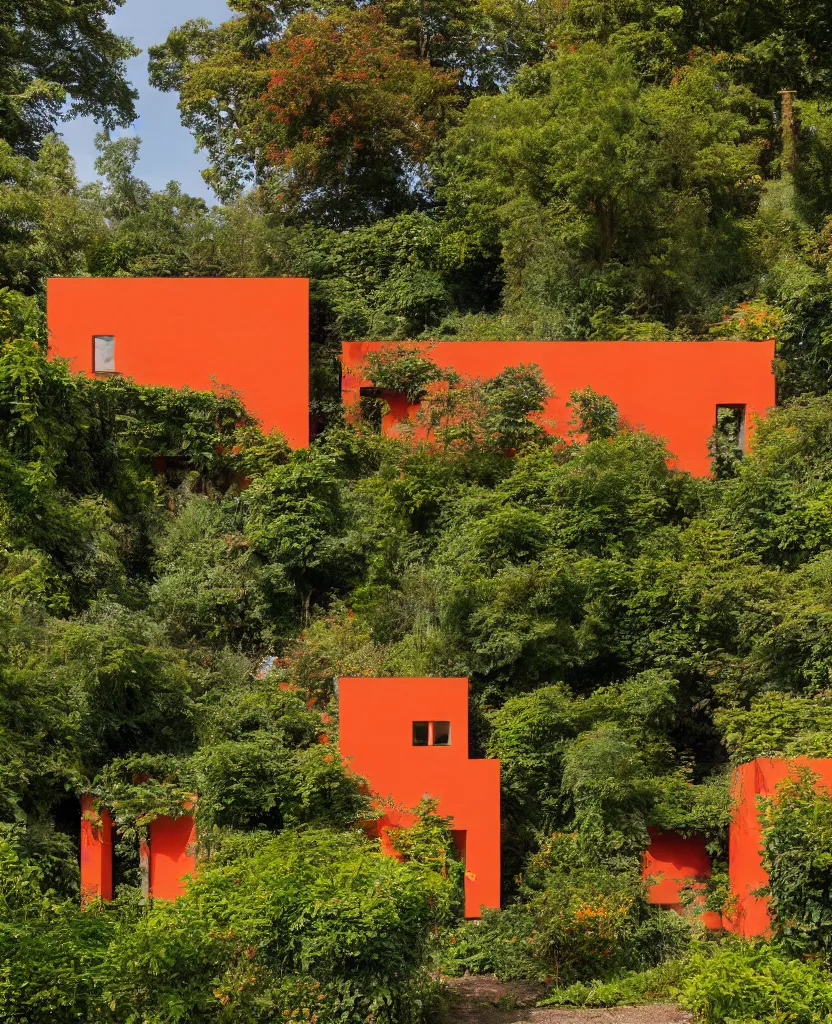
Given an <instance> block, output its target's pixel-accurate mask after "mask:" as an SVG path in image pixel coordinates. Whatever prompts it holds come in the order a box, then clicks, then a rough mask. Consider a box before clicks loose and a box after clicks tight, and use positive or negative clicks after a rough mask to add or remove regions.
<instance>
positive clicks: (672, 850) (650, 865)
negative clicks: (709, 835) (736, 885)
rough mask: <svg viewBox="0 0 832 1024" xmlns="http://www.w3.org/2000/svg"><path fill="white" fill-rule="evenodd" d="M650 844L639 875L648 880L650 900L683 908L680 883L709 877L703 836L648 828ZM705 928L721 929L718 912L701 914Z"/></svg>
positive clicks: (687, 883) (702, 881)
mask: <svg viewBox="0 0 832 1024" xmlns="http://www.w3.org/2000/svg"><path fill="white" fill-rule="evenodd" d="M649 833H650V845H649V846H648V848H647V851H646V853H645V854H644V861H643V864H642V876H643V877H644V879H645V881H647V882H650V883H651V884H650V890H649V894H648V897H647V898H648V900H649V901H650V903H655V904H658V905H659V906H663V907H670V908H672V909H673V910H678V911H680V912H681V911H682V909H683V904H682V898H681V889H682V886H683V885H690V884H696V883H704V881H705V880H706V879H708V878H710V877H711V858H710V857H709V856H708V851H707V850H706V849H705V840H704V838H703V837H702V836H681V835H679V833H678V832H671V831H668V832H664V831H662V830H661V829H657V828H651V829H649ZM702 920H703V923H704V924H705V926H706V927H707V928H721V927H722V917H721V915H720V914H715V913H710V912H706V913H704V914H703V915H702Z"/></svg>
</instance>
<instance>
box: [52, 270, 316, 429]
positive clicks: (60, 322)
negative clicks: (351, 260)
mask: <svg viewBox="0 0 832 1024" xmlns="http://www.w3.org/2000/svg"><path fill="white" fill-rule="evenodd" d="M46 295H47V320H48V326H49V352H50V355H51V356H59V357H61V358H63V359H69V360H71V363H70V366H71V368H72V369H73V370H77V371H80V372H82V373H85V374H86V375H87V376H98V375H106V374H113V373H117V374H122V375H124V376H125V377H131V378H132V379H133V380H135V381H136V383H137V384H157V385H158V384H161V385H166V386H168V387H173V388H182V387H189V388H191V389H193V390H196V391H210V390H212V389H213V388H214V386H215V384H216V385H220V386H227V387H230V388H232V389H233V390H234V391H236V392H237V393H238V394H239V395H240V398H241V399H242V401H243V402H244V403H245V406H246V408H247V409H248V411H249V412H250V413H252V414H253V415H254V416H256V417H257V418H258V419H259V420H260V421H261V423H262V425H263V428H264V429H265V430H267V431H268V430H271V429H272V428H274V427H276V428H277V429H278V430H280V431H281V432H282V433H283V434H284V435H285V437H286V440H287V441H288V443H289V444H290V445H291V446H292V447H293V448H305V447H306V446H307V445H308V444H309V282H308V281H307V280H306V279H304V278H92V277H73V278H68V277H67V278H52V279H50V280H49V281H48V282H47V291H46Z"/></svg>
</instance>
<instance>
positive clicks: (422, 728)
mask: <svg viewBox="0 0 832 1024" xmlns="http://www.w3.org/2000/svg"><path fill="white" fill-rule="evenodd" d="M429 733H430V722H414V723H413V746H414V747H426V746H428V736H429Z"/></svg>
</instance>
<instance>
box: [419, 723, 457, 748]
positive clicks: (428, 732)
mask: <svg viewBox="0 0 832 1024" xmlns="http://www.w3.org/2000/svg"><path fill="white" fill-rule="evenodd" d="M450 745H451V723H450V722H414V723H413V746H414V747H449V746H450Z"/></svg>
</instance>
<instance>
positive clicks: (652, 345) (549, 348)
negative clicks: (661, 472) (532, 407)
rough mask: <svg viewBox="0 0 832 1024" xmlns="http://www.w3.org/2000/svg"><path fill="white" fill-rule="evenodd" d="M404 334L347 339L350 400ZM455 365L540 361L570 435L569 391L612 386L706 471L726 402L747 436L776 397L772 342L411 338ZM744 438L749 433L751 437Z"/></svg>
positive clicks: (403, 415)
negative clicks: (371, 362)
mask: <svg viewBox="0 0 832 1024" xmlns="http://www.w3.org/2000/svg"><path fill="white" fill-rule="evenodd" d="M399 344H401V343H398V342H383V341H350V342H345V343H344V344H343V346H342V354H341V363H342V370H343V375H342V378H341V394H342V398H343V401H344V404H345V405H346V406H347V407H348V408H349V407H350V406H355V405H357V404H358V402H359V401H360V399H361V392H362V388H366V387H368V386H369V384H370V382H369V381H368V380H366V379H365V377H364V374H363V372H362V364H363V362H364V359H365V358H366V357H367V355H368V354H369V353H370V352H377V351H380V350H382V349H383V348H385V347H387V348H391V347H395V346H397V345H399ZM407 344H408V347H411V348H415V349H416V350H418V351H420V352H422V353H423V354H424V355H426V356H428V357H429V358H431V359H433V361H434V362H435V363H436V364H437V365H438V366H441V367H443V368H446V369H453V370H455V371H456V372H457V373H459V374H461V375H462V376H463V377H467V378H472V379H473V378H480V379H483V380H486V379H488V378H490V377H495V376H496V375H497V374H498V373H500V372H501V371H502V370H504V369H505V368H506V367H509V366H519V365H521V364H525V365H529V364H530V363H535V364H536V365H538V366H539V367H540V369H541V370H542V371H543V376H544V378H545V379H546V381H547V383H548V384H549V385H550V387H551V388H553V390H554V392H555V395H554V398H552V399H551V400H550V401H549V403H548V404H547V406H546V409H545V411H544V417H545V419H546V420H547V421H549V424H550V429H552V430H553V431H554V432H555V433H559V434H565V433H566V431H567V430H568V428H569V421H570V419H571V418H572V414H571V410H570V409H568V408H567V406H566V403H567V402H568V401H569V395H570V392H571V391H572V390H574V389H580V388H584V387H587V386H589V387H592V388H593V389H594V390H595V391H596V392H598V393H599V394H602V395H609V397H610V398H612V399H613V401H614V402H615V403H616V404H617V405H618V408H619V411H620V412H621V415H622V417H623V418H624V419H625V420H626V421H627V422H628V423H629V424H630V426H631V427H634V428H643V429H644V430H647V431H649V432H650V433H652V434H656V435H658V436H659V437H663V438H666V440H667V444H668V448H669V449H670V451H671V452H672V454H673V455H674V456H675V457H676V462H675V466H676V468H678V469H682V470H687V471H688V472H690V473H693V474H695V475H697V476H706V475H707V474H708V473H709V472H710V462H709V456H708V438H709V437H710V436H711V433H712V432H713V429H714V426H715V424H716V415H717V407H719V406H727V407H729V408H731V409H732V410H736V412H737V413H738V414H739V416H740V418H741V422H742V424H743V431H742V432H743V435H746V436H747V435H748V434H749V432H750V431H751V430H752V429H753V425H754V415H755V414H756V415H759V416H763V415H765V413H766V411H767V410H768V409H769V408H770V407H771V406H773V405H774V400H775V394H774V383H775V382H774V374H773V370H772V360H773V359H774V342H773V341H440V342H427V341H425V342H409V343H407ZM385 397H386V398H387V400H388V404H389V406H390V412H389V413H388V415H387V416H386V417H385V419H384V422H383V424H382V428H383V430H384V432H385V433H391V432H395V430H396V427H397V424H399V423H402V422H406V421H407V420H408V419H412V418H414V416H415V415H416V412H417V411H418V406H417V405H413V404H410V403H408V401H407V399H406V398H405V396H404V395H395V394H390V395H389V396H385ZM746 436H744V437H743V442H745V440H746Z"/></svg>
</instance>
